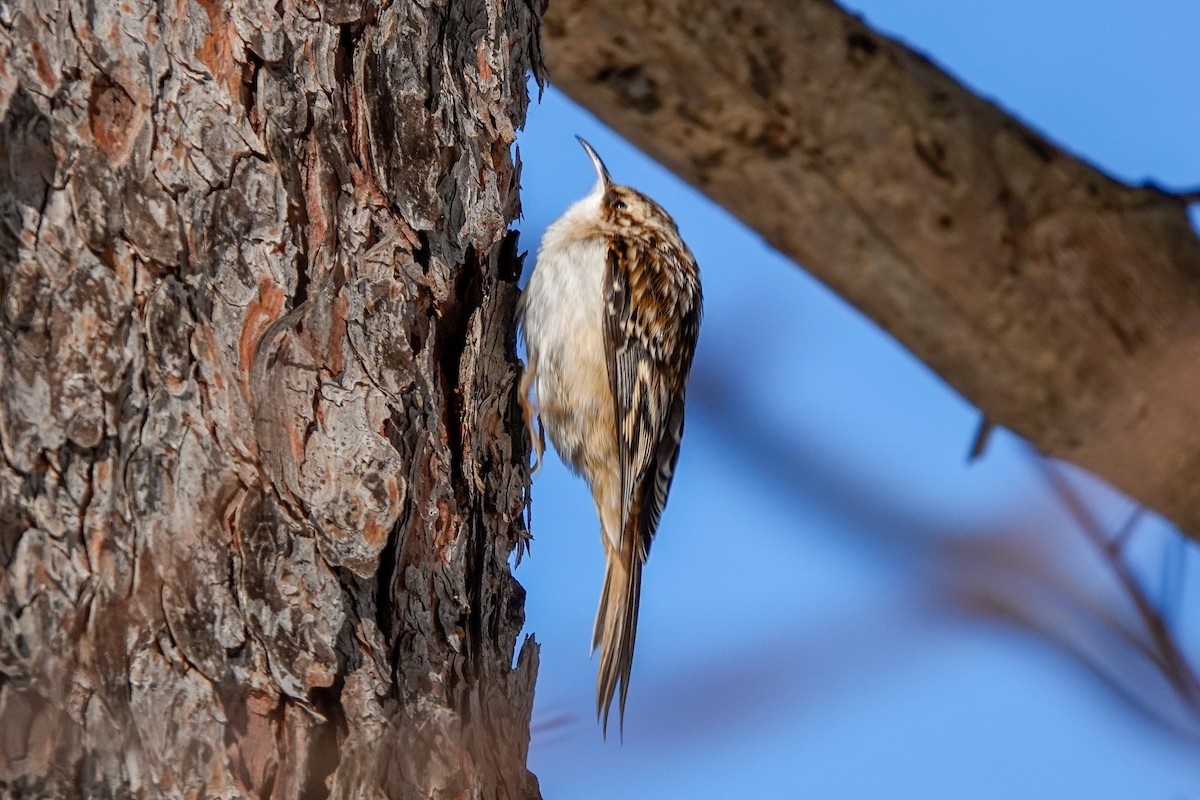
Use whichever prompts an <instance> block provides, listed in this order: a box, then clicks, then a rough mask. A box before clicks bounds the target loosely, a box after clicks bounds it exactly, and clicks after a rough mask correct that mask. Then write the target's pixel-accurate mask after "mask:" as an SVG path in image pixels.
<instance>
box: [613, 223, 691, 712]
mask: <svg viewBox="0 0 1200 800" xmlns="http://www.w3.org/2000/svg"><path fill="white" fill-rule="evenodd" d="M656 245H657V243H656V242H654V241H648V242H647V241H643V240H622V239H617V240H615V241H614V242H613V244H612V245H611V246H610V247H609V250H608V274H607V276H606V277H607V282H606V284H605V320H604V342H605V356H606V360H607V362H608V377H609V385H610V388H611V389H612V397H613V411H614V418H615V420H616V428H617V430H616V435H617V454H618V458H619V459H620V476H621V482H620V491H621V497H620V500H621V502H620V508H621V523H620V524H621V530H620V531H617V532H615V533H617V534H618V535H619V537H620V538H619V541H620V547H619V549H618V551H617V552H615V553H610V554H609V559H608V563H607V565H606V569H605V578H604V590H603V592H602V593H601V595H600V608H599V610H598V611H597V614H596V627H595V630H594V632H593V635H592V645H593V647H594V646H595V645H596V644H600V668H599V672H598V674H597V685H596V704H597V708H596V710H597V713H598V714H599V713H603V718H604V730H605V731H607V730H608V712H609V709H610V708H611V706H612V700H613V695H614V694H615V693H616V687H617V684H618V683H620V684H621V702H620V716H621V720H622V722H624V719H625V700H626V697H627V695H628V693H629V675H630V671H631V669H632V667H633V648H634V643H635V641H636V639H637V618H638V605H639V600H640V595H641V586H642V564H643V562H645V560H646V555H647V553H648V552H649V549H650V543H651V541H652V540H653V538H654V532H655V530H656V529H657V528H658V520H659V516H660V515H661V514H662V510H663V506H665V505H666V502H667V491H668V490H669V489H670V487H671V477H672V475H673V473H674V470H675V461H676V459H677V458H678V456H679V441H680V438H681V437H682V436H683V400H684V387H685V385H686V383H687V376H688V372H689V371H690V370H691V365H692V354H693V353H694V352H695V347H696V334H697V333H698V331H699V326H700V304H701V299H700V282H699V275H698V273H697V271H696V264H695V261H694V260H693V259H692V255H691V253H690V252H688V251H687V250H686V249H684V250H675V251H664V250H663V249H662V248H660V247H658V246H656Z"/></svg>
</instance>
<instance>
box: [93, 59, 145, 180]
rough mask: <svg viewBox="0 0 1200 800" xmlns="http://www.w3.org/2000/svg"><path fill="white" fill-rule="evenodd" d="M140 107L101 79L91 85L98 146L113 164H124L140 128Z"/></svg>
mask: <svg viewBox="0 0 1200 800" xmlns="http://www.w3.org/2000/svg"><path fill="white" fill-rule="evenodd" d="M138 112H139V109H138V107H137V104H136V103H135V102H134V101H133V98H132V97H130V96H129V95H128V94H127V93H126V92H125V90H124V89H122V88H121V87H120V86H118V85H117V84H115V83H113V82H112V81H110V80H109V79H108V78H104V77H101V78H99V79H98V80H96V81H95V82H94V83H92V96H91V97H90V98H88V119H89V121H90V123H91V129H92V137H93V138H94V139H95V140H96V146H97V147H99V148H100V151H101V152H102V153H104V154H105V155H106V156H108V157H109V159H110V160H111V161H114V162H117V161H124V160H125V158H126V157H127V156H128V155H129V151H130V150H132V149H133V140H134V139H135V138H136V136H137V131H138V129H139V128H140V127H141V124H140V123H141V114H140V113H138Z"/></svg>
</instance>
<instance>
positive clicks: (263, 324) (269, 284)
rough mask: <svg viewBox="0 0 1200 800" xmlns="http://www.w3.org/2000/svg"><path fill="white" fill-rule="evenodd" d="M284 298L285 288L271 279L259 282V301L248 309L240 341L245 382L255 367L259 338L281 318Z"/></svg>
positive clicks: (240, 359) (241, 364) (241, 368)
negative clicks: (255, 349)
mask: <svg viewBox="0 0 1200 800" xmlns="http://www.w3.org/2000/svg"><path fill="white" fill-rule="evenodd" d="M284 296H285V295H284V291H283V287H282V286H279V285H278V284H277V283H275V282H274V281H272V280H271V278H270V277H268V276H263V278H262V280H260V281H259V283H258V299H256V300H255V301H254V302H252V303H251V304H250V307H249V308H247V309H246V321H245V322H244V323H243V324H242V335H241V338H240V339H239V340H238V368H239V370H240V371H241V373H242V379H243V380H246V379H248V378H249V376H250V369H251V367H252V366H253V365H254V348H255V347H257V346H258V340H259V338H260V337H261V336H262V335H263V333H265V332H266V330H267V328H268V327H270V325H271V323H272V322H274V321H275V320H277V319H278V318H279V312H280V311H281V310H282V309H283V300H284Z"/></svg>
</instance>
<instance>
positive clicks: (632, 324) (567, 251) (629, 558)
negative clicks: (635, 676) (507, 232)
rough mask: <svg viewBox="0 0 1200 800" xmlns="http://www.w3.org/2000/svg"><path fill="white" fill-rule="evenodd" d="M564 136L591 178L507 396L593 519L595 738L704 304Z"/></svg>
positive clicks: (623, 665) (665, 237)
mask: <svg viewBox="0 0 1200 800" xmlns="http://www.w3.org/2000/svg"><path fill="white" fill-rule="evenodd" d="M576 138H577V139H579V143H580V144H581V145H582V146H583V149H584V151H585V152H586V153H587V155H588V157H589V158H590V159H591V162H592V166H593V167H594V168H595V170H596V175H597V180H596V183H595V185H594V186H593V187H592V189H591V191H590V192H589V193H588V194H587V195H586V196H585V197H583V198H582V199H580V200H578V201H576V202H575V203H574V204H572V205H571V206H570V207H569V208H568V209H567V210H566V211H565V212H564V213H563V215H562V216H561V217H559V218H558V219H557V220H555V221H554V222H553V223H551V224H550V225H549V226H548V227H547V228H546V232H545V234H544V235H543V237H542V240H541V243H540V245H539V248H538V256H537V261H536V262H535V265H534V269H533V272H532V273H531V274H530V277H529V281H528V283H527V285H526V288H525V291H524V292H523V293H522V295H521V298H520V301H519V304H518V320H519V327H520V330H521V334H522V338H523V340H524V342H525V350H526V357H527V365H526V368H525V371H524V374H523V375H522V378H521V382H520V386H519V394H520V398H521V407H522V412H523V416H524V422H525V425H526V426H527V429H528V431H529V435H530V439H531V441H532V443H533V452H534V466H533V469H534V471H536V470H537V469H538V468H539V467H540V466H541V463H542V456H543V454H544V451H545V439H544V437H543V435H542V433H543V431H544V432H545V433H547V434H549V436H550V441H551V442H552V443H553V445H554V448H555V449H556V450H557V451H558V453H559V456H560V457H561V458H562V460H563V461H564V462H565V463H566V465H567V466H568V467H569V468H570V469H571V470H572V471H573V472H574V473H575V474H577V475H582V476H583V478H584V479H585V480H586V481H587V483H588V486H589V487H590V488H591V492H592V500H593V501H594V503H595V505H596V512H597V514H598V516H599V518H600V529H601V541H602V542H603V545H604V555H605V568H604V587H603V590H602V591H601V595H600V604H599V608H598V609H597V611H596V622H595V626H594V628H593V631H592V652H593V654H594V653H595V650H596V647H597V646H599V648H600V662H599V665H598V669H597V678H596V716H597V719H600V718H601V717H602V719H603V722H602V728H601V731H602V735H603V736H604V737H606V738H607V735H608V719H609V712H610V711H611V709H612V704H613V699H614V696H616V694H617V687H618V685H619V686H620V703H619V709H620V712H619V715H620V728H621V732H622V736H623V734H624V725H625V703H626V699H627V697H628V693H629V678H630V674H631V671H632V667H633V650H634V644H635V642H636V639H637V621H638V605H639V601H640V597H641V586H642V567H643V565H644V564H645V562H646V558H647V556H648V555H649V551H650V544H651V542H652V541H653V539H654V535H655V532H656V530H657V529H658V524H659V519H660V518H661V515H662V512H663V508H664V507H665V506H666V503H667V494H668V492H669V491H670V488H671V481H672V478H673V476H674V473H675V465H676V462H677V460H678V458H679V446H680V441H681V440H682V437H683V422H684V400H685V397H686V393H687V382H688V376H689V374H690V373H691V368H692V360H693V356H694V355H695V352H696V343H697V339H698V337H699V333H700V318H701V313H702V306H703V297H702V291H701V285H700V271H699V267H698V266H697V264H696V259H695V256H693V255H692V251H691V250H690V249H689V248H688V246H687V244H686V243H685V242H684V241H683V239H682V238H681V237H680V234H679V228H678V226H677V225H676V224H675V221H674V220H673V219H672V218H671V216H670V215H669V214H668V213H667V212H666V211H665V210H663V208H662V206H660V205H659V204H658V203H656V202H654V201H653V200H651V199H650V198H649V197H647V196H646V195H645V194H643V193H642V192H639V191H638V190H636V189H634V188H632V187H630V186H625V185H622V184H618V183H615V182H613V180H612V179H611V177H610V176H609V173H608V169H607V168H606V167H605V166H604V162H603V161H601V159H600V156H599V155H598V154H597V153H596V151H595V150H594V149H593V148H592V146H591V145H590V144H588V143H587V142H586V141H585V140H584V139H583V138H582V137H576ZM531 391H532V395H533V399H532V400H531V399H530V394H531ZM535 421H536V426H535Z"/></svg>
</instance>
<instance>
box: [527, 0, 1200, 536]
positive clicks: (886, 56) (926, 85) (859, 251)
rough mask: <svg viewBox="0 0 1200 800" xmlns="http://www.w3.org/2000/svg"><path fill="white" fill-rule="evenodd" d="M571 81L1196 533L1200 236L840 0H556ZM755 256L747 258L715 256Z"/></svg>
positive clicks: (949, 375)
mask: <svg viewBox="0 0 1200 800" xmlns="http://www.w3.org/2000/svg"><path fill="white" fill-rule="evenodd" d="M545 42H546V53H547V64H548V66H549V71H550V77H551V80H552V81H553V82H554V84H555V85H556V86H558V87H560V88H562V89H563V90H564V91H566V92H567V93H568V94H569V95H571V96H572V97H574V98H575V99H576V100H578V101H579V102H580V103H582V104H583V105H585V106H587V107H588V108H589V109H591V110H592V111H593V112H594V113H596V114H597V115H598V116H599V117H600V118H601V119H603V120H605V121H606V122H607V123H609V124H610V125H612V126H613V127H614V128H616V129H617V130H618V131H620V132H621V133H622V134H623V135H625V136H626V137H628V138H629V139H630V140H631V141H633V142H634V143H636V144H637V145H638V146H640V147H641V148H643V149H644V150H645V151H646V152H648V153H649V154H651V155H653V156H654V157H656V158H658V159H659V160H661V161H662V162H663V163H664V164H666V165H667V166H668V167H670V168H671V169H672V170H674V171H675V172H676V173H677V174H678V175H680V176H681V177H683V178H685V179H686V180H688V181H690V182H691V183H693V184H694V185H695V186H697V187H698V188H700V189H701V190H702V191H704V192H705V193H707V194H708V195H709V196H710V197H712V198H713V199H714V200H716V201H717V202H719V203H721V204H722V205H723V206H724V207H725V208H727V209H729V210H730V211H731V212H732V213H734V214H736V215H737V216H738V217H740V218H741V219H742V220H743V221H744V222H746V223H747V224H748V225H750V226H751V227H753V228H754V229H756V230H757V231H758V232H759V233H761V234H762V235H763V236H764V237H765V238H766V239H767V241H769V242H770V243H771V244H772V245H774V246H775V247H777V248H779V249H780V250H782V251H783V252H785V253H787V254H789V255H791V256H793V257H794V258H796V259H797V260H798V261H799V262H800V263H801V264H803V265H804V266H805V267H806V268H807V269H809V270H811V271H812V272H813V273H814V274H815V275H816V276H817V277H819V278H821V279H822V280H823V281H825V282H826V283H828V284H829V285H830V286H831V287H833V288H834V289H835V290H837V291H838V292H839V293H841V294H842V295H844V296H845V297H846V298H847V299H848V300H850V301H851V302H853V303H854V304H855V305H856V306H858V307H859V308H860V309H862V310H863V311H864V312H866V313H867V314H868V315H870V316H871V317H873V318H874V319H875V320H876V321H877V322H879V323H880V324H881V325H882V326H883V327H884V328H885V329H887V330H888V331H889V332H891V333H892V334H893V335H894V336H895V337H896V338H897V339H899V340H900V341H901V342H902V343H903V344H905V345H906V346H907V347H909V348H910V349H911V350H912V351H913V352H914V353H915V354H916V355H917V356H918V357H920V358H921V359H922V360H923V361H925V362H926V363H927V364H929V365H930V366H931V367H933V368H934V369H935V370H936V371H937V372H938V373H940V374H941V375H942V377H943V378H945V379H946V380H947V381H948V382H949V383H950V384H952V385H953V386H954V387H956V388H957V389H958V390H959V391H961V392H962V393H963V394H964V395H965V396H966V397H967V398H968V399H969V400H970V401H971V402H973V403H975V404H976V405H977V406H978V407H979V408H981V409H982V410H983V411H984V412H985V413H986V414H987V416H988V417H989V418H991V419H992V420H994V421H995V422H997V423H1000V424H1002V425H1005V426H1007V427H1009V428H1012V429H1013V430H1015V431H1017V432H1018V433H1020V434H1022V435H1023V436H1025V437H1027V438H1028V439H1029V440H1031V441H1032V442H1033V443H1034V444H1036V445H1037V446H1038V447H1039V448H1041V449H1043V450H1044V451H1046V452H1049V453H1051V454H1053V455H1056V456H1059V457H1061V458H1065V459H1069V460H1071V461H1073V462H1075V463H1077V464H1079V465H1081V466H1083V467H1086V468H1087V469H1090V470H1092V471H1093V472H1095V473H1096V474H1098V475H1100V476H1102V477H1104V478H1106V479H1107V480H1109V481H1110V482H1112V483H1113V484H1114V485H1116V486H1118V487H1119V488H1121V489H1123V490H1124V491H1126V492H1127V493H1129V494H1130V495H1132V496H1133V497H1135V498H1137V499H1138V500H1140V501H1141V502H1143V503H1145V504H1146V505H1148V506H1150V507H1151V508H1154V509H1156V510H1158V511H1159V512H1161V513H1163V514H1165V515H1167V516H1168V517H1170V518H1171V519H1172V520H1174V521H1175V522H1176V523H1177V524H1178V525H1180V526H1181V527H1182V528H1183V529H1184V530H1185V531H1186V532H1187V533H1189V534H1190V535H1192V536H1193V537H1200V425H1197V424H1196V420H1197V419H1200V369H1197V366H1196V365H1197V364H1200V239H1197V237H1196V235H1195V233H1194V232H1193V230H1192V228H1191V226H1190V224H1189V223H1188V220H1187V215H1186V202H1185V200H1184V199H1182V198H1178V197H1173V196H1171V195H1169V194H1167V193H1164V192H1162V191H1159V190H1156V189H1154V188H1152V187H1142V188H1139V187H1130V186H1126V185H1123V184H1121V183H1119V182H1117V181H1114V180H1112V179H1111V178H1109V177H1107V176H1105V175H1103V174H1102V173H1100V172H1099V171H1097V170H1096V169H1094V168H1092V167H1090V166H1089V165H1087V164H1085V163H1083V162H1081V161H1079V160H1078V159H1076V158H1074V157H1072V156H1070V155H1068V154H1066V153H1064V152H1063V151H1062V150H1061V149H1059V148H1058V147H1056V146H1054V145H1052V144H1050V143H1049V142H1047V141H1046V140H1045V139H1044V138H1042V137H1041V136H1039V135H1038V134H1037V133H1036V132H1034V131H1032V130H1030V129H1029V128H1028V127H1026V126H1025V125H1023V124H1021V123H1020V122H1018V121H1016V120H1014V119H1013V118H1011V117H1009V116H1008V115H1006V114H1005V113H1004V112H1002V111H1001V110H1000V109H998V108H996V107H995V106H994V105H992V104H990V103H988V102H986V101H984V100H982V99H980V98H979V97H977V96H975V95H974V94H972V93H971V92H970V91H969V90H967V89H965V88H964V87H963V86H961V85H960V84H959V83H957V82H956V81H955V80H953V79H952V78H950V77H949V76H947V75H946V74H945V73H943V72H941V71H940V70H939V69H938V68H937V67H935V66H934V65H932V64H930V63H929V62H928V61H927V60H926V59H924V58H922V57H921V56H920V55H918V54H916V53H914V52H913V51H911V50H909V49H908V48H906V47H904V46H903V45H901V44H899V43H898V42H895V41H893V40H890V39H888V38H887V37H885V36H882V35H880V34H878V33H876V32H874V31H872V30H870V29H869V28H867V27H866V26H865V25H863V23H862V22H861V20H859V19H857V18H855V17H853V16H852V15H850V14H848V13H846V12H845V11H843V10H842V9H840V8H838V7H837V6H836V5H835V4H834V3H832V2H830V0H738V2H734V3H721V2H716V1H715V0H663V2H655V3H647V2H644V0H603V1H602V2H601V0H556V2H554V3H552V4H551V6H550V8H549V10H548V12H547V17H546V37H545ZM709 268H710V269H723V268H724V269H739V268H740V267H739V266H738V265H733V264H731V265H724V266H722V265H709Z"/></svg>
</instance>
